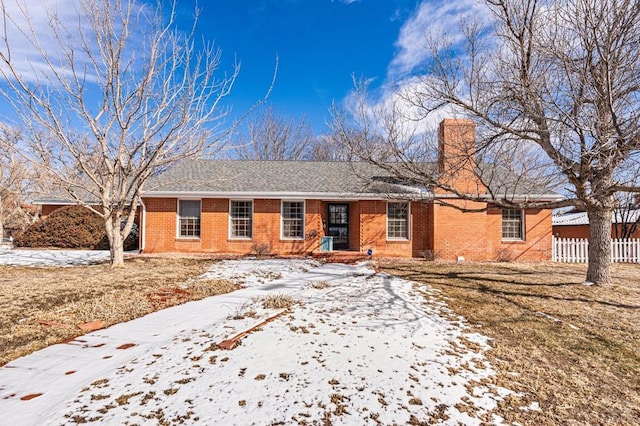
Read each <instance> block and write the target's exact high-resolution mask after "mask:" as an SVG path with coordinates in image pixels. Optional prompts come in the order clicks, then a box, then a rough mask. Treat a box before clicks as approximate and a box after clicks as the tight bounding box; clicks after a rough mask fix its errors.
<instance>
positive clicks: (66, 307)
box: [0, 256, 238, 365]
mask: <svg viewBox="0 0 640 426" xmlns="http://www.w3.org/2000/svg"><path fill="white" fill-rule="evenodd" d="M211 264H212V262H211V260H207V259H201V258H174V257H162V258H160V257H142V256H141V257H134V258H131V259H127V260H126V261H125V267H124V268H117V269H112V268H110V267H109V266H108V265H95V266H78V267H71V268H33V267H20V266H0V294H2V300H3V301H2V304H0V365H4V364H5V363H7V362H8V361H10V360H12V359H15V358H18V357H20V356H22V355H26V354H28V353H31V352H33V351H36V350H38V349H41V348H43V347H45V346H49V345H51V344H54V343H58V342H61V341H64V340H67V339H71V338H73V337H76V336H78V335H80V334H82V332H81V331H80V329H79V328H78V327H77V326H78V324H81V323H85V322H88V321H94V320H102V321H104V323H105V326H109V325H112V324H115V323H119V322H123V321H129V320H131V319H134V318H138V317H141V316H143V315H146V314H148V313H150V312H153V311H156V310H159V309H163V308H166V307H169V306H174V305H177V304H180V303H184V302H187V301H190V300H198V299H202V298H204V297H207V296H212V295H215V294H222V293H227V292H230V291H233V290H236V289H238V286H237V285H235V284H232V283H230V282H229V281H225V280H197V279H194V278H195V277H197V276H199V275H200V274H202V273H203V272H205V271H206V270H207V268H208V267H209V266H211ZM44 323H48V324H50V325H46V324H44Z"/></svg>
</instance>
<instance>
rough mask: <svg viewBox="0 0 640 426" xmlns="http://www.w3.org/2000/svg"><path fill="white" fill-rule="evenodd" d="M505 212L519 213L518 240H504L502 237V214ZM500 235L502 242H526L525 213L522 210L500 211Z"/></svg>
mask: <svg viewBox="0 0 640 426" xmlns="http://www.w3.org/2000/svg"><path fill="white" fill-rule="evenodd" d="M505 211H519V212H520V235H521V237H520V238H506V237H505V236H504V228H503V226H504V212H505ZM500 218H501V219H500V234H501V236H502V241H505V242H512V241H527V226H526V219H527V213H526V211H525V210H524V209H501V212H500Z"/></svg>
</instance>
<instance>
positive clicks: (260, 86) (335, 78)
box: [183, 0, 420, 130]
mask: <svg viewBox="0 0 640 426" xmlns="http://www.w3.org/2000/svg"><path fill="white" fill-rule="evenodd" d="M185 3H191V2H185ZM203 3H204V2H201V5H200V9H201V13H202V15H201V21H200V28H202V31H203V35H204V36H205V37H206V38H208V39H210V40H211V39H213V40H215V42H216V44H217V45H218V47H219V48H220V49H222V51H223V66H229V65H230V64H231V63H233V61H234V58H237V59H238V60H239V61H240V62H241V71H240V76H239V78H238V80H237V81H236V85H235V87H234V89H233V91H232V94H231V96H230V97H229V99H228V100H227V101H228V102H229V103H231V104H232V105H233V108H234V111H235V113H241V112H243V111H245V110H247V109H248V108H249V107H250V106H251V104H252V103H255V102H256V101H257V100H259V99H260V98H261V97H262V96H263V95H264V93H265V92H266V91H267V89H268V87H269V85H270V82H271V78H272V76H273V71H274V66H275V63H276V57H278V58H279V59H278V61H279V62H278V72H277V78H276V84H275V87H274V90H273V92H272V94H271V96H270V102H271V103H272V104H273V105H274V107H276V109H278V110H279V111H280V112H282V113H284V114H287V115H295V116H298V117H299V116H302V115H305V116H306V117H307V118H308V120H309V121H310V122H311V123H312V124H313V126H314V127H315V128H316V130H324V120H325V118H327V115H328V109H329V107H330V105H331V103H332V102H333V101H334V100H335V101H338V102H340V101H341V99H343V98H344V97H345V96H347V95H348V93H349V91H350V89H352V88H353V84H352V75H356V76H364V77H366V78H374V79H376V80H377V81H378V82H382V81H384V80H385V78H386V75H387V71H388V68H389V65H390V63H391V61H392V60H393V58H394V56H395V53H396V51H397V47H396V41H397V39H398V35H399V31H400V29H401V28H402V26H403V24H404V23H405V22H406V21H407V19H409V18H410V17H411V16H412V15H413V14H414V13H415V11H416V9H417V7H418V5H419V3H420V2H419V1H416V0H361V1H352V2H344V1H339V0H334V1H332V0H258V1H256V0H214V1H210V2H206V3H205V4H203ZM183 13H190V11H188V10H183ZM187 16H188V15H187Z"/></svg>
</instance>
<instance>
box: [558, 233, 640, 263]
mask: <svg viewBox="0 0 640 426" xmlns="http://www.w3.org/2000/svg"><path fill="white" fill-rule="evenodd" d="M551 247H552V257H551V259H552V260H553V261H554V262H564V263H586V262H587V260H588V253H589V241H588V240H587V239H586V238H556V237H553V240H552V244H551ZM611 261H612V262H632V263H640V238H635V239H628V240H624V239H612V240H611Z"/></svg>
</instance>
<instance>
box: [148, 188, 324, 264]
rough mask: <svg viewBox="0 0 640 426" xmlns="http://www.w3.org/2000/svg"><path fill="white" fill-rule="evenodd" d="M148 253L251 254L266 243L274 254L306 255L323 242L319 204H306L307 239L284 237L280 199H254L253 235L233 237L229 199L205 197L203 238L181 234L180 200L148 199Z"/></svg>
mask: <svg viewBox="0 0 640 426" xmlns="http://www.w3.org/2000/svg"><path fill="white" fill-rule="evenodd" d="M144 203H145V205H146V219H145V221H146V229H145V252H150V253H155V252H173V251H185V252H212V253H230V254H248V253H251V252H252V251H254V249H255V247H256V246H258V245H265V246H266V247H268V251H269V252H270V253H273V254H283V255H286V254H304V253H309V252H311V251H313V250H316V249H317V248H318V247H319V245H320V237H321V229H322V221H321V219H320V214H319V211H318V208H319V203H318V202H316V201H314V200H310V201H307V202H306V203H305V208H306V210H305V239H304V240H285V239H281V238H280V208H281V201H280V200H253V237H252V238H251V239H250V240H249V239H247V240H244V239H231V238H229V199H213V198H205V199H203V200H202V213H201V218H200V229H201V232H200V238H178V237H177V230H176V227H177V205H178V202H177V199H175V198H166V199H163V198H145V199H144Z"/></svg>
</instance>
